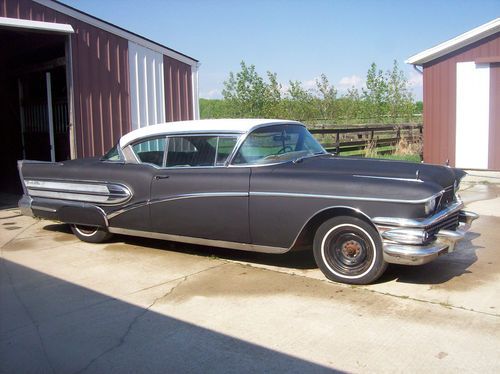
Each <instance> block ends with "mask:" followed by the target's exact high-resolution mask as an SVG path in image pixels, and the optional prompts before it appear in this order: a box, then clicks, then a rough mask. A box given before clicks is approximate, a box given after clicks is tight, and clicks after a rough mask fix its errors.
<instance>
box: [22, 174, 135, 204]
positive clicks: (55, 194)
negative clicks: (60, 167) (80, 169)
mask: <svg viewBox="0 0 500 374" xmlns="http://www.w3.org/2000/svg"><path fill="white" fill-rule="evenodd" d="M24 183H25V185H26V189H27V192H28V195H29V196H31V197H43V198H49V199H61V200H71V201H81V202H86V203H94V204H98V205H116V204H121V203H124V202H126V201H128V200H130V198H131V197H132V192H131V191H130V189H129V188H128V187H127V186H125V185H123V184H120V183H108V182H89V181H60V180H40V179H26V180H25V181H24Z"/></svg>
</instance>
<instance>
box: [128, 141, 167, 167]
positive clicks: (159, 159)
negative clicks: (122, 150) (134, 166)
mask: <svg viewBox="0 0 500 374" xmlns="http://www.w3.org/2000/svg"><path fill="white" fill-rule="evenodd" d="M132 149H133V150H134V153H135V155H136V156H137V158H138V159H139V161H140V162H141V163H145V164H153V165H156V166H163V157H164V154H165V138H164V137H162V138H154V139H149V140H146V141H143V142H140V143H136V144H134V145H133V146H132Z"/></svg>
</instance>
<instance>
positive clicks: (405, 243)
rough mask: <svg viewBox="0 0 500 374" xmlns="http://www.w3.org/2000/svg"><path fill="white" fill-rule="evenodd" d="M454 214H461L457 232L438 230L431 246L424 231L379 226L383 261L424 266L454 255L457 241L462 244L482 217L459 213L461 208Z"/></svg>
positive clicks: (402, 227)
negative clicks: (475, 221) (473, 224)
mask: <svg viewBox="0 0 500 374" xmlns="http://www.w3.org/2000/svg"><path fill="white" fill-rule="evenodd" d="M455 208H456V210H453V211H452V213H456V212H457V211H458V212H459V222H460V223H459V226H458V228H457V229H456V230H445V229H442V230H439V231H438V232H437V233H436V234H435V237H436V239H435V240H434V241H433V242H432V243H430V244H425V245H424V244H422V243H423V242H426V241H427V232H426V230H425V227H415V226H414V225H412V226H410V227H407V226H406V227H405V226H398V227H387V226H378V229H379V231H380V233H381V237H382V244H383V249H384V259H385V261H387V262H388V263H392V264H401V265H422V264H426V263H428V262H431V261H433V260H435V259H436V258H437V257H439V256H441V255H443V254H446V253H450V252H453V251H454V250H455V246H456V244H457V242H458V241H460V240H462V239H463V238H464V236H465V233H466V231H467V230H469V228H470V226H471V224H472V222H473V221H474V220H475V219H477V218H478V217H479V216H478V215H477V214H475V213H472V212H468V211H464V210H460V208H461V204H460V205H458V204H457V206H456V207H455Z"/></svg>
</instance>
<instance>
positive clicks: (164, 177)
mask: <svg viewBox="0 0 500 374" xmlns="http://www.w3.org/2000/svg"><path fill="white" fill-rule="evenodd" d="M168 178H170V175H155V179H156V180H158V179H168Z"/></svg>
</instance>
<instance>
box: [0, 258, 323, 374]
mask: <svg viewBox="0 0 500 374" xmlns="http://www.w3.org/2000/svg"><path fill="white" fill-rule="evenodd" d="M0 280H1V285H2V286H1V288H0V290H1V295H0V296H1V297H0V301H1V310H2V313H1V317H0V336H1V338H0V371H1V372H9V373H11V372H12V373H30V372H56V373H79V372H89V373H93V372H100V373H112V372H115V373H126V372H152V373H160V372H161V373H179V372H192V373H207V372H238V373H239V372H278V371H279V372H295V373H310V372H318V373H319V372H332V369H331V368H327V367H324V366H320V365H317V364H315V363H312V362H308V361H305V360H302V359H299V358H296V357H292V356H289V355H286V354H283V353H280V352H277V351H275V350H272V349H268V348H265V347H262V346H258V345H255V344H252V343H249V342H246V341H243V340H240V339H236V338H233V337H230V336H227V335H224V334H220V333H217V332H215V331H211V330H208V329H205V328H203V327H201V326H196V325H193V324H190V323H186V322H182V321H180V320H177V319H175V318H171V317H169V316H166V315H162V314H159V313H156V312H154V311H151V310H149V309H148V308H141V307H138V306H135V305H131V304H129V303H126V302H123V301H120V300H117V299H115V298H111V297H109V296H106V295H103V294H100V293H97V292H94V291H92V290H89V289H86V288H83V287H81V286H77V285H75V284H72V283H68V282H66V281H64V280H61V279H58V278H54V277H52V276H48V275H46V274H43V273H40V272H37V271H33V270H31V269H29V268H26V267H23V266H19V265H17V264H15V263H12V262H9V261H6V260H4V259H2V271H1V278H0ZM153 304H154V303H153ZM150 307H151V306H150ZM249 313H251V311H249ZM207 318H210V316H207Z"/></svg>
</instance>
